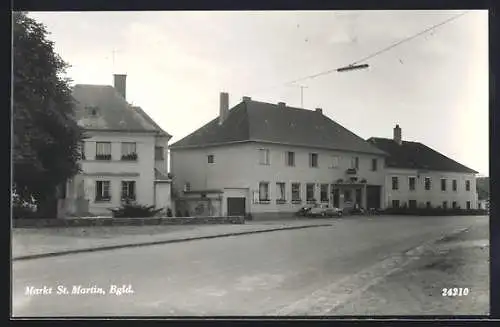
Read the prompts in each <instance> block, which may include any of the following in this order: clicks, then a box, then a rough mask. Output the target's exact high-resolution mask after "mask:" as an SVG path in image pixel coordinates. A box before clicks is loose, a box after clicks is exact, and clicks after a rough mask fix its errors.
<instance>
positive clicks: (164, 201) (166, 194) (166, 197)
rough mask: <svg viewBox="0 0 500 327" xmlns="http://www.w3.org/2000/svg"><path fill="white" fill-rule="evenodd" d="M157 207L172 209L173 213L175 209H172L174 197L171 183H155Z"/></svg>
mask: <svg viewBox="0 0 500 327" xmlns="http://www.w3.org/2000/svg"><path fill="white" fill-rule="evenodd" d="M155 185H156V190H155V198H156V199H155V205H156V208H158V209H160V208H162V209H164V210H167V208H170V210H172V213H173V212H174V208H173V207H172V197H171V184H170V183H169V182H157V183H155Z"/></svg>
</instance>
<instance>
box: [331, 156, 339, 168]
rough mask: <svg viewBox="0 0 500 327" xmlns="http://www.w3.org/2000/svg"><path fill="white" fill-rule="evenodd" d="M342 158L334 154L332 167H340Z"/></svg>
mask: <svg viewBox="0 0 500 327" xmlns="http://www.w3.org/2000/svg"><path fill="white" fill-rule="evenodd" d="M339 161H340V158H339V157H338V156H332V168H339Z"/></svg>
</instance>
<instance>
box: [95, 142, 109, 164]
mask: <svg viewBox="0 0 500 327" xmlns="http://www.w3.org/2000/svg"><path fill="white" fill-rule="evenodd" d="M95 159H96V160H111V142H96V149H95Z"/></svg>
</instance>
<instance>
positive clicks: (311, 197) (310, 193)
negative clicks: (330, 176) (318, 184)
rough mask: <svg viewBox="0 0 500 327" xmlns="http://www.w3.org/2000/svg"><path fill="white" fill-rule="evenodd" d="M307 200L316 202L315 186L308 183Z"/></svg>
mask: <svg viewBox="0 0 500 327" xmlns="http://www.w3.org/2000/svg"><path fill="white" fill-rule="evenodd" d="M306 200H307V201H314V184H313V183H308V184H307V185H306Z"/></svg>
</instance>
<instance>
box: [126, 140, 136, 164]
mask: <svg viewBox="0 0 500 327" xmlns="http://www.w3.org/2000/svg"><path fill="white" fill-rule="evenodd" d="M122 160H129V161H135V160H137V152H136V145H135V142H122Z"/></svg>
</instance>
